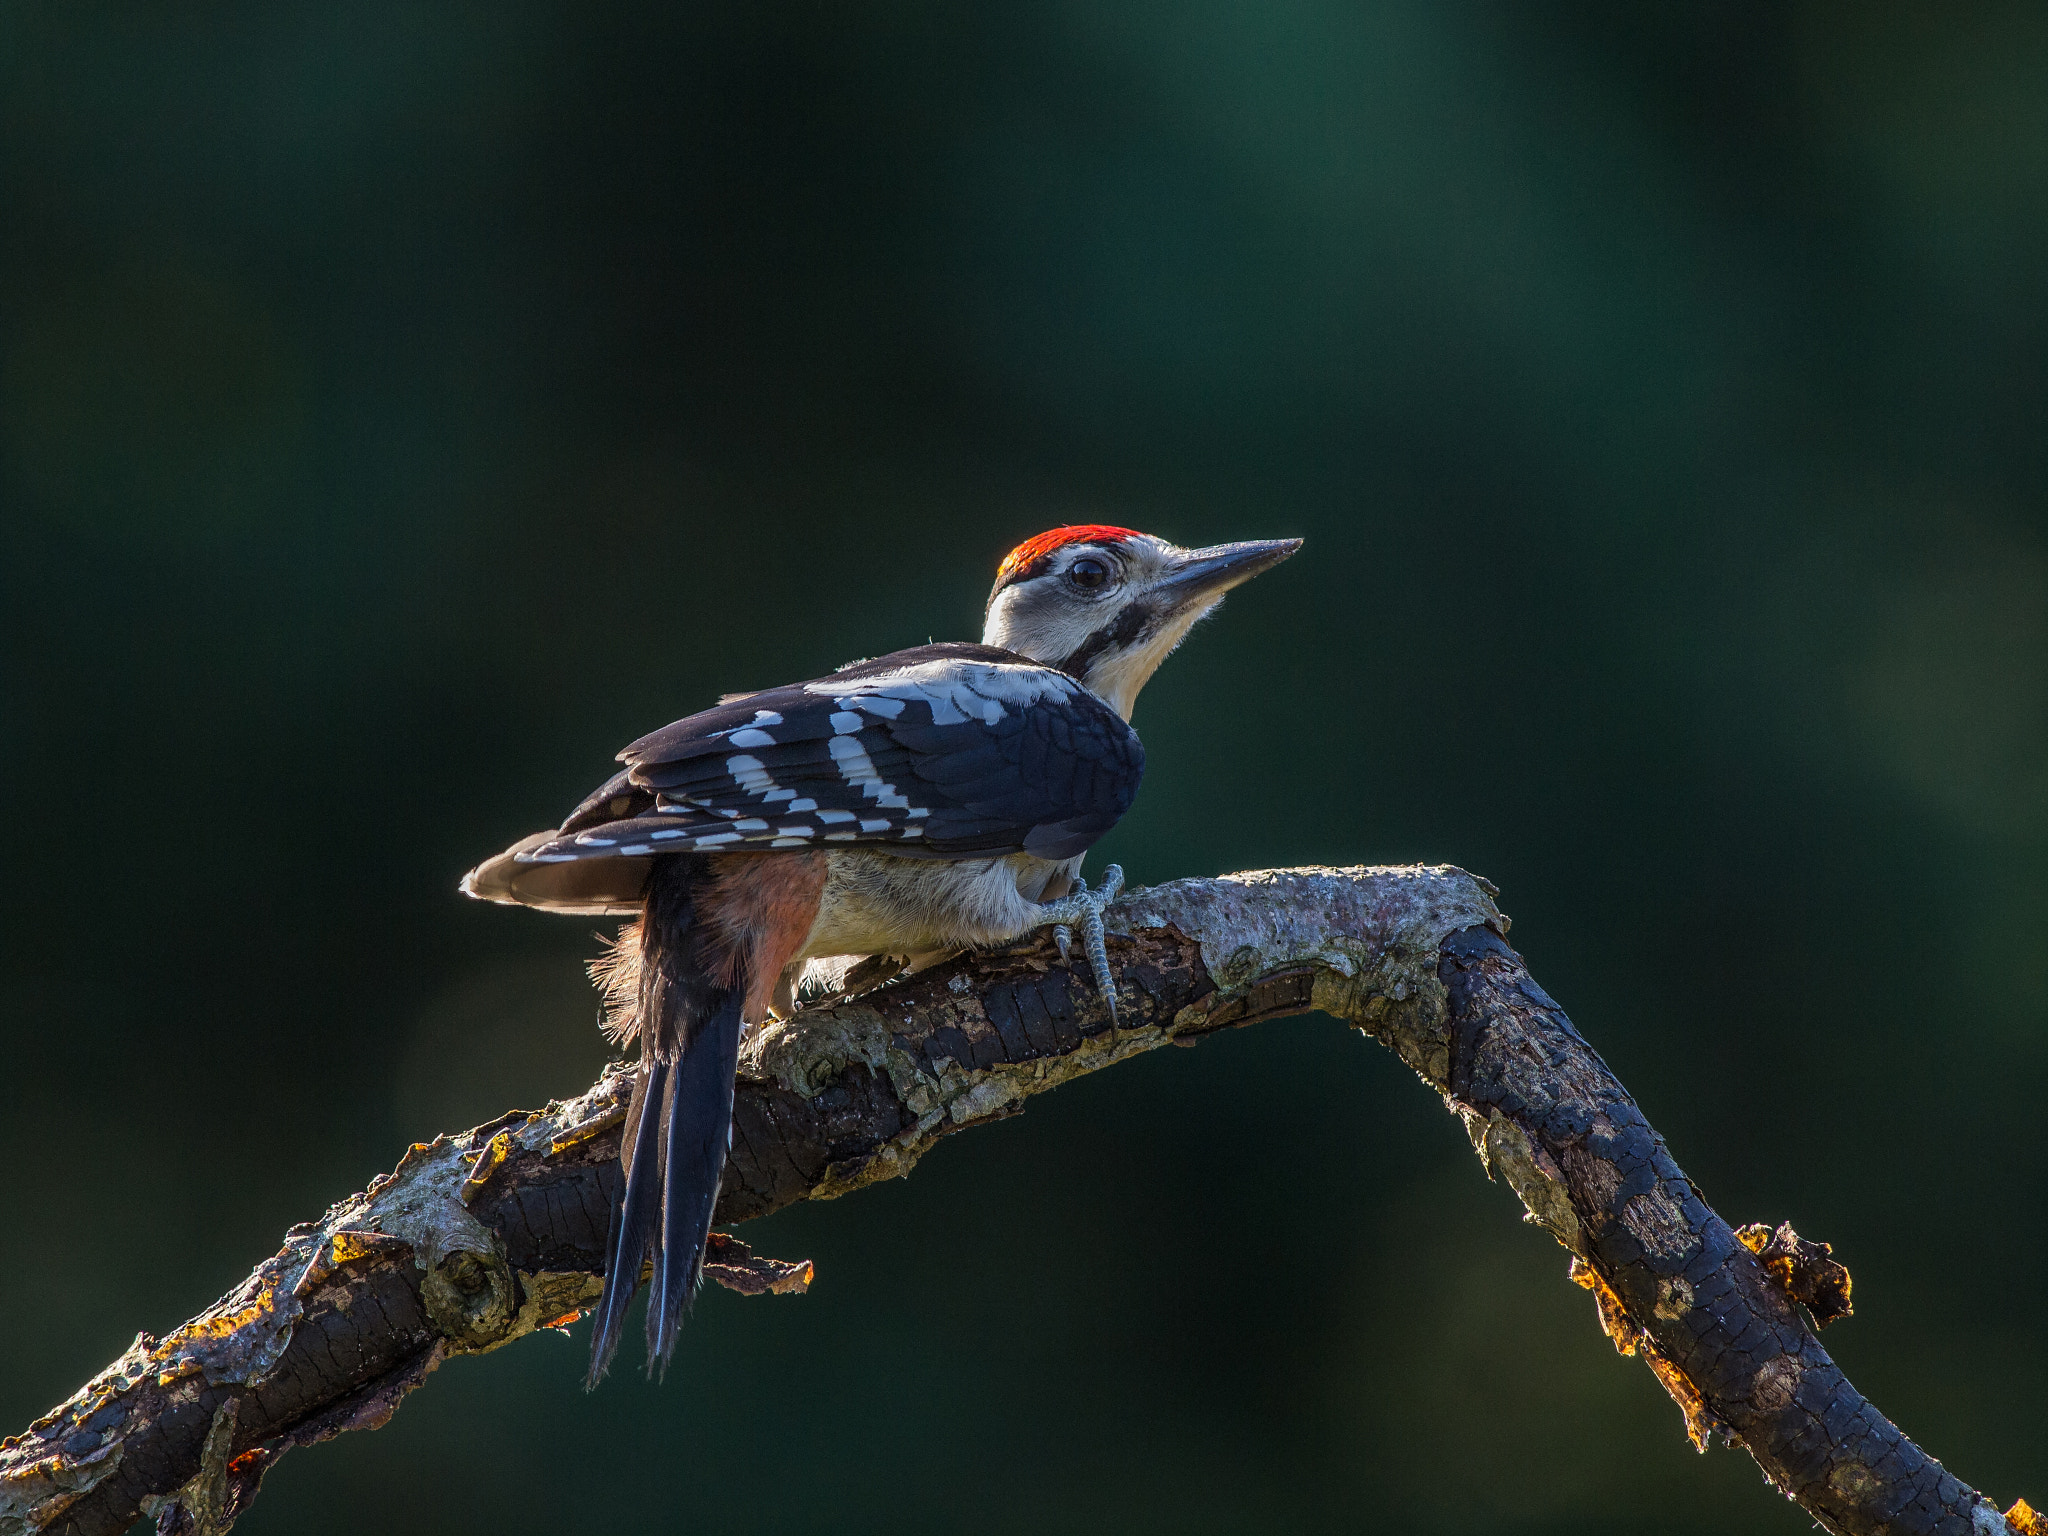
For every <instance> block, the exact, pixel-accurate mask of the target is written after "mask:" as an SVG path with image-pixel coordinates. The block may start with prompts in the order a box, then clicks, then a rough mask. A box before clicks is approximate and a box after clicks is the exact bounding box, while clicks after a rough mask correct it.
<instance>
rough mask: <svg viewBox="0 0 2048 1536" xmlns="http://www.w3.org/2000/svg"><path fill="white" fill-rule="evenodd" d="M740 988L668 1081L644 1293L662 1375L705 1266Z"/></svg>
mask: <svg viewBox="0 0 2048 1536" xmlns="http://www.w3.org/2000/svg"><path fill="white" fill-rule="evenodd" d="M741 1001H742V994H741V991H740V989H739V988H737V987H735V988H733V989H731V990H730V991H728V992H727V993H726V994H725V999H724V1001H723V1003H722V1004H721V1006H720V1007H719V1009H718V1011H717V1012H716V1013H714V1014H713V1015H712V1016H711V1017H710V1018H709V1019H707V1020H705V1021H704V1024H703V1027H702V1028H700V1029H699V1030H698V1031H697V1033H696V1037H695V1038H694V1039H692V1040H691V1042H690V1046H689V1049H688V1050H686V1051H685V1052H684V1053H683V1059H682V1060H681V1061H680V1062H678V1063H677V1064H676V1067H675V1070H674V1071H673V1072H672V1073H671V1074H670V1075H669V1078H668V1082H667V1085H666V1087H667V1095H668V1103H667V1105H666V1109H667V1121H668V1135H667V1142H668V1145H667V1148H666V1149H665V1150H666V1154H667V1155H666V1156H665V1158H664V1159H663V1162H664V1164H665V1167H666V1174H665V1183H666V1190H665V1193H664V1197H663V1201H662V1212H661V1244H660V1247H659V1249H658V1250H657V1252H656V1254H655V1259H654V1289H653V1291H652V1292H651V1293H650V1294H649V1296H648V1298H647V1371H648V1374H649V1375H650V1376H653V1377H655V1378H656V1379H659V1378H660V1376H661V1375H662V1373H663V1372H664V1371H666V1370H667V1369H668V1362H669V1356H671V1355H672V1354H674V1353H675V1347H676V1334H677V1332H678V1330H680V1329H681V1327H682V1323H683V1313H684V1312H685V1311H687V1310H688V1308H689V1305H690V1302H691V1301H692V1300H693V1299H694V1298H695V1296H696V1294H697V1285H698V1282H699V1280H700V1279H701V1278H702V1276H703V1270H704V1241H705V1239H706V1238H707V1237H709V1236H710V1234H711V1212H712V1208H713V1207H714V1206H716V1205H717V1204H718V1184H719V1180H720V1178H721V1177H723V1175H724V1173H725V1154H726V1149H727V1147H728V1145H729V1144H730V1141H731V1136H732V1094H733V1078H734V1076H735V1074H736V1073H737V1071H738V1068H739V1055H740V1003H741Z"/></svg>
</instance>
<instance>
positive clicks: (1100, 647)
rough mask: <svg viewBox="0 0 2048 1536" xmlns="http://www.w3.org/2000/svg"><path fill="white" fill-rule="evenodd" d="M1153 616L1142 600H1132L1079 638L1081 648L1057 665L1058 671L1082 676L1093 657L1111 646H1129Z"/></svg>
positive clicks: (1143, 630)
mask: <svg viewBox="0 0 2048 1536" xmlns="http://www.w3.org/2000/svg"><path fill="white" fill-rule="evenodd" d="M1152 618H1153V614H1152V610H1151V609H1150V608H1149V607H1147V606H1146V605H1145V604H1144V603H1133V604H1132V605H1131V606H1130V607H1128V608H1126V609H1125V610H1124V611H1123V612H1122V613H1120V614H1118V615H1117V616H1116V618H1115V619H1114V620H1112V621H1111V622H1110V623H1108V624H1105V625H1103V626H1102V628H1100V629H1098V630H1096V631H1095V633H1094V634H1092V635H1090V636H1089V637H1088V638H1087V639H1086V640H1084V641H1082V642H1081V645H1080V647H1079V648H1078V649H1077V650H1076V651H1075V652H1074V653H1073V654H1072V655H1071V656H1069V657H1067V659H1066V660H1064V661H1062V662H1061V663H1060V664H1059V668H1060V670H1061V671H1062V672H1064V673H1066V674H1067V676H1069V677H1076V678H1078V677H1081V676H1083V675H1084V674H1085V673H1086V672H1087V670H1088V668H1089V665H1090V664H1091V663H1092V662H1093V661H1094V660H1095V658H1096V657H1098V656H1100V655H1101V654H1102V653H1103V652H1104V651H1106V650H1108V649H1109V648H1110V647H1111V646H1113V645H1115V646H1125V645H1129V644H1130V643H1131V642H1132V641H1134V640H1136V639H1137V638H1138V637H1139V636H1140V635H1142V634H1143V633H1144V632H1145V630H1146V629H1147V628H1148V627H1149V626H1150V625H1151V623H1152Z"/></svg>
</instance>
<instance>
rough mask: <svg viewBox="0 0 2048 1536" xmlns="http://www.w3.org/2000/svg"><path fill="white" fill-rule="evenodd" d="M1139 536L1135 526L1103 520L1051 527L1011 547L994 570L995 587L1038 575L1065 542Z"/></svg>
mask: <svg viewBox="0 0 2048 1536" xmlns="http://www.w3.org/2000/svg"><path fill="white" fill-rule="evenodd" d="M1140 537H1142V535H1141V534H1139V533H1138V532H1137V530H1136V529H1132V528H1112V527H1111V526H1110V525H1109V524H1107V523H1081V524H1078V525H1076V526H1074V527H1071V528H1053V529H1049V530H1047V531H1046V532H1044V533H1041V534H1037V535H1034V536H1033V537H1031V538H1028V539H1026V540H1025V541H1024V542H1023V543H1022V544H1019V545H1018V546H1017V547H1016V548H1015V549H1013V550H1011V551H1010V553H1009V555H1008V556H1007V557H1005V559H1004V560H1003V563H1002V565H1001V566H1000V567H998V568H997V570H996V590H997V591H998V592H1000V591H1002V590H1003V588H1005V587H1007V586H1008V585H1009V584H1010V583H1011V582H1013V581H1023V580H1025V579H1027V578H1028V577H1031V576H1035V575H1037V574H1038V570H1039V569H1040V568H1041V567H1042V566H1043V564H1044V562H1045V561H1047V560H1049V559H1050V558H1051V557H1052V556H1053V554H1054V553H1055V552H1056V551H1058V550H1062V549H1065V548H1066V547H1067V546H1068V545H1069V544H1121V543H1122V542H1123V541H1124V540H1125V539H1135V538H1140Z"/></svg>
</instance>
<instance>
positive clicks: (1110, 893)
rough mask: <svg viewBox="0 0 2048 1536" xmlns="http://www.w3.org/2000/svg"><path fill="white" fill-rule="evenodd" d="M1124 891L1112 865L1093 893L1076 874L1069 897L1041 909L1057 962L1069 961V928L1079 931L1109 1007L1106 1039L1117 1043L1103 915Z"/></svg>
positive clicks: (1121, 874)
mask: <svg viewBox="0 0 2048 1536" xmlns="http://www.w3.org/2000/svg"><path fill="white" fill-rule="evenodd" d="M1123 888H1124V872H1123V867H1122V866H1121V865H1117V864H1112V865H1110V866H1109V868H1107V869H1105V870H1104V871H1103V872H1102V884H1100V885H1098V886H1096V887H1095V889H1094V890H1092V891H1091V890H1089V889H1088V882H1087V881H1086V880H1083V879H1082V878H1081V877H1080V876H1079V875H1076V876H1075V877H1074V889H1073V891H1072V893H1071V894H1070V895H1067V896H1064V897H1062V898H1061V899H1060V900H1058V901H1052V902H1047V903H1046V905H1045V908H1044V911H1045V914H1046V920H1047V921H1048V922H1050V923H1051V924H1052V925H1053V930H1052V941H1053V943H1054V944H1055V945H1057V946H1058V948H1059V952H1060V959H1061V960H1066V959H1068V958H1069V955H1068V951H1069V947H1070V946H1071V945H1072V944H1073V942H1074V935H1073V933H1072V931H1071V930H1070V929H1069V927H1068V925H1069V924H1073V925H1074V926H1075V927H1078V928H1079V929H1080V930H1081V943H1082V946H1083V947H1084V948H1085V949H1086V950H1087V952H1088V969H1089V970H1090V971H1092V972H1093V973H1094V975H1095V985H1096V988H1097V989H1098V990H1099V991H1100V992H1101V993H1102V1000H1103V1002H1104V1003H1106V1004H1108V1006H1109V1040H1110V1044H1112V1045H1114V1044H1115V1043H1116V1024H1117V1020H1116V978H1115V977H1114V976H1112V975H1111V974H1110V969H1109V951H1108V949H1107V948H1106V947H1105V946H1104V944H1103V942H1102V912H1103V909H1104V908H1105V907H1107V906H1108V905H1109V904H1110V903H1111V902H1112V901H1115V900H1116V897H1117V892H1119V891H1121V890H1122V889H1123Z"/></svg>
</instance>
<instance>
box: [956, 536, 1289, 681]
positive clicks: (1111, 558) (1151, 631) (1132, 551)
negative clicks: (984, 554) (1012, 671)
mask: <svg viewBox="0 0 2048 1536" xmlns="http://www.w3.org/2000/svg"><path fill="white" fill-rule="evenodd" d="M1299 548H1301V540H1299V539H1255V540H1252V541H1250V542H1248V543H1243V544H1217V545H1213V546H1211V547H1210V548H1208V549H1182V548H1181V547H1180V546H1179V545H1178V544H1169V543H1167V541H1166V540H1164V539H1160V538H1154V537H1153V536H1152V535H1151V534H1149V533H1135V532H1133V531H1132V530H1131V529H1129V528H1110V527H1106V526H1104V525H1101V524H1093V523H1091V524H1087V525H1085V526H1082V527H1078V528H1055V529H1053V530H1052V531H1051V532H1049V533H1041V534H1039V535H1038V536H1037V537H1036V538H1033V539H1026V540H1025V541H1024V542H1023V543H1022V544H1019V545H1018V546H1017V547H1016V548H1015V549H1013V550H1011V551H1010V554H1009V557H1008V558H1007V559H1005V560H1004V561H1003V564H1002V568H1001V569H1000V570H998V571H997V572H996V584H995V589H994V590H993V591H992V592H990V593H989V597H988V620H987V623H986V624H985V625H984V626H983V627H982V632H981V639H982V643H983V644H984V645H999V646H1001V647H1002V648H1003V649H1004V650H1007V651H1015V652H1016V653H1017V654H1018V655H1020V656H1029V657H1030V658H1031V659H1032V660H1033V661H1038V662H1043V663H1045V664H1046V665H1047V666H1051V667H1058V668H1059V669H1060V670H1061V671H1063V672H1065V673H1067V674H1069V675H1070V676H1072V677H1074V678H1077V679H1079V680H1080V681H1081V682H1082V683H1084V684H1085V685H1087V687H1088V688H1089V690H1090V691H1092V692H1093V693H1095V694H1096V695H1098V696H1099V697H1101V698H1104V699H1107V700H1108V701H1109V703H1110V705H1111V706H1112V707H1113V708H1114V709H1115V710H1116V712H1117V713H1118V714H1120V715H1122V716H1123V717H1124V718H1125V719H1126V720H1128V719H1130V717H1131V706H1132V705H1133V704H1134V703H1136V702H1137V697H1138V690H1139V689H1140V688H1142V687H1144V686H1145V682H1146V680H1147V679H1148V678H1150V677H1151V676H1152V674H1153V672H1154V671H1156V670H1157V669H1158V666H1159V663H1160V662H1162V661H1164V660H1165V659H1166V658H1167V656H1168V655H1169V654H1170V653H1171V652H1172V650H1173V648H1174V647H1175V646H1177V645H1179V644H1180V642H1181V639H1182V637H1184V636H1185V635H1186V634H1187V632H1188V630H1189V629H1191V628H1192V627H1193V626H1194V624H1195V621H1196V620H1198V619H1200V618H1201V617H1202V616H1203V615H1205V614H1207V613H1209V612H1210V611H1211V610H1212V609H1214V608H1215V606H1216V605H1217V604H1218V603H1220V602H1222V601H1223V594H1224V593H1226V592H1228V591H1229V590H1230V589H1231V588H1232V587H1234V586H1237V585H1238V584H1239V583H1241V582H1246V581H1249V580H1251V578H1252V577H1254V576H1256V575H1258V574H1259V572H1261V571H1263V570H1266V569H1268V568H1269V567H1271V566H1275V565H1278V564H1279V563H1280V562H1281V561H1282V560H1285V559H1286V558H1287V557H1288V556H1289V555H1291V554H1293V553H1294V552H1295V551H1296V550H1297V549H1299Z"/></svg>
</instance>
